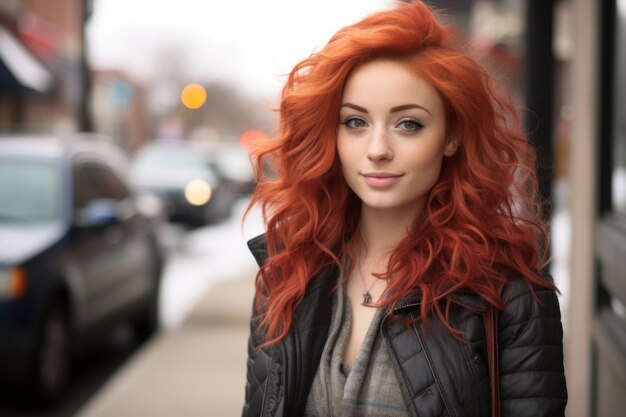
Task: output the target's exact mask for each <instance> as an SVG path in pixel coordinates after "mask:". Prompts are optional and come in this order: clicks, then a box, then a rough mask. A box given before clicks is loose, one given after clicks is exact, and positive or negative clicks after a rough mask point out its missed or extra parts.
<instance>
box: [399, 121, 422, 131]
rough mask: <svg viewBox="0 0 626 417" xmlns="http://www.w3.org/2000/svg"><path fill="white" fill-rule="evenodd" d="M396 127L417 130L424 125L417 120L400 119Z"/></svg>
mask: <svg viewBox="0 0 626 417" xmlns="http://www.w3.org/2000/svg"><path fill="white" fill-rule="evenodd" d="M398 127H399V128H401V129H403V130H408V131H417V130H420V129H421V128H423V127H424V125H423V124H421V123H420V122H418V121H417V120H413V119H404V120H400V123H398Z"/></svg>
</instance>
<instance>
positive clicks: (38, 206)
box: [0, 137, 162, 401]
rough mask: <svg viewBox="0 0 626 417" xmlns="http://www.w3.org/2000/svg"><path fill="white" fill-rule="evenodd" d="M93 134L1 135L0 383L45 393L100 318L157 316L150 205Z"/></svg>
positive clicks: (115, 153) (62, 376)
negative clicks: (67, 136)
mask: <svg viewBox="0 0 626 417" xmlns="http://www.w3.org/2000/svg"><path fill="white" fill-rule="evenodd" d="M127 175H128V160H127V158H126V156H125V155H124V154H123V152H121V151H120V150H119V149H118V148H116V147H115V146H114V145H113V144H111V143H109V142H108V141H106V140H100V139H81V140H55V139H28V138H11V139H9V138H2V137H0V381H3V382H5V383H7V382H8V383H10V384H11V385H12V386H15V385H16V384H17V385H18V386H23V387H28V388H29V390H31V389H32V390H34V393H35V394H37V396H38V397H39V398H40V399H42V400H44V401H50V400H55V399H58V397H59V396H60V395H61V394H62V393H63V390H64V388H65V387H66V384H67V382H68V379H69V376H70V366H71V357H72V353H73V351H74V350H75V349H76V348H77V347H79V346H81V345H84V344H85V342H86V341H88V340H89V339H93V337H94V335H97V334H101V333H100V332H99V330H101V329H102V328H103V327H104V326H108V325H110V324H112V323H117V322H119V321H121V320H126V321H131V323H132V324H133V325H134V327H135V329H136V331H137V332H138V334H139V335H140V336H141V337H146V336H148V335H149V334H151V333H152V332H153V331H154V330H155V329H156V328H157V323H158V317H157V316H158V299H159V295H158V294H159V280H160V274H161V269H162V254H161V250H160V246H159V244H158V240H157V238H156V227H157V226H158V218H155V217H154V213H155V212H156V211H154V210H152V212H151V210H150V207H148V206H146V205H145V201H143V200H142V197H140V196H137V195H136V194H134V192H133V191H132V189H131V188H130V187H129V184H128V178H127Z"/></svg>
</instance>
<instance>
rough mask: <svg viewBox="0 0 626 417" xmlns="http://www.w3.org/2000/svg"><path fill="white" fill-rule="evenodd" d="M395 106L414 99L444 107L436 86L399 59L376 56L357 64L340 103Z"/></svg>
mask: <svg viewBox="0 0 626 417" xmlns="http://www.w3.org/2000/svg"><path fill="white" fill-rule="evenodd" d="M346 102H350V103H353V104H359V105H366V107H367V104H368V103H369V105H370V106H373V105H376V106H377V107H378V106H397V105H401V104H407V103H417V104H420V105H423V106H430V107H432V108H434V110H437V109H443V104H442V102H441V99H440V97H439V94H438V93H437V91H436V90H435V88H434V87H433V86H432V84H430V83H429V82H428V81H426V80H425V79H424V78H422V77H421V76H419V75H418V74H416V73H415V72H413V71H411V69H410V68H409V67H408V66H407V65H406V64H404V63H402V62H400V61H393V60H376V61H372V62H368V63H365V64H363V65H361V66H359V67H356V68H355V69H354V70H353V71H352V73H351V74H350V76H349V77H348V79H347V80H346V85H345V88H344V91H343V100H342V103H346Z"/></svg>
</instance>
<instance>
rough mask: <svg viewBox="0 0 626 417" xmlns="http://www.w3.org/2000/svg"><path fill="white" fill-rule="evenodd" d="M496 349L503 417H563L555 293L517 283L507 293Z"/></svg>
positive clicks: (560, 343) (559, 329)
mask: <svg viewBox="0 0 626 417" xmlns="http://www.w3.org/2000/svg"><path fill="white" fill-rule="evenodd" d="M505 299H506V300H508V301H507V307H506V309H505V310H504V311H503V312H502V313H501V315H500V321H499V330H498V343H499V355H500V356H499V364H500V405H501V411H502V416H503V417H525V416H528V417H531V416H532V417H541V416H550V417H555V416H564V415H565V405H566V404H567V387H566V383H565V374H564V370H563V328H562V325H561V313H560V309H559V302H558V299H557V297H556V294H555V292H554V291H552V290H549V289H545V288H537V289H536V290H535V295H533V293H532V292H531V291H530V289H529V288H528V286H527V285H526V284H525V283H523V282H521V281H517V280H516V281H514V282H513V283H512V284H511V285H510V286H508V289H507V291H506V293H505Z"/></svg>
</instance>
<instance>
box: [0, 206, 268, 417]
mask: <svg viewBox="0 0 626 417" xmlns="http://www.w3.org/2000/svg"><path fill="white" fill-rule="evenodd" d="M246 204H247V200H241V201H240V202H239V203H238V204H237V205H236V206H235V208H234V210H233V213H232V215H231V217H230V218H228V219H226V220H224V221H223V222H221V223H218V224H213V225H209V226H206V227H202V228H197V229H190V228H188V227H186V226H184V225H181V224H167V225H166V227H165V228H164V229H163V231H162V234H161V241H162V244H163V245H164V246H165V248H166V251H167V264H166V267H165V270H164V274H163V277H162V279H163V281H162V290H161V300H160V301H161V302H160V322H161V332H171V331H172V330H174V329H176V328H177V327H178V326H180V325H181V323H182V321H183V320H184V319H185V317H186V315H187V314H188V313H189V312H190V311H191V310H192V309H193V308H194V306H195V305H196V303H197V301H198V300H199V298H200V297H202V296H203V295H204V294H205V293H206V292H207V290H208V289H209V288H210V287H211V286H213V285H215V284H217V283H219V282H222V281H224V280H228V279H231V278H234V277H240V276H241V273H242V271H247V270H250V269H251V268H254V260H253V258H252V256H251V255H250V254H249V252H248V250H247V246H246V244H245V242H246V240H247V239H249V238H251V237H253V236H255V235H257V234H258V233H261V232H262V225H261V221H260V216H259V213H258V211H252V212H251V214H250V216H249V219H248V220H247V221H246V223H245V227H244V228H243V231H242V227H241V217H242V215H243V211H244V210H245V207H246ZM153 338H154V336H153ZM150 342H151V340H148V341H146V342H145V343H143V344H142V343H139V342H138V341H137V340H136V339H135V337H134V334H133V332H132V331H131V329H130V328H129V327H128V326H118V327H117V328H115V329H113V330H112V331H111V332H110V334H107V335H106V337H105V338H104V342H99V343H98V344H97V345H96V346H94V347H93V348H91V349H89V350H88V351H86V352H85V353H84V354H81V355H80V356H79V357H78V358H77V359H76V361H75V363H74V370H73V375H72V383H71V386H70V389H69V392H68V395H67V396H66V398H65V399H64V401H63V402H62V403H61V404H59V405H58V406H56V407H54V408H51V409H42V408H35V407H34V406H32V405H30V404H28V402H26V403H25V402H24V401H21V402H20V401H19V400H15V399H13V398H11V397H10V396H8V395H6V394H5V395H4V396H0V416H6V417H9V416H10V417H69V416H73V415H75V414H76V413H77V412H79V410H80V409H81V408H83V407H84V406H85V404H87V403H88V402H89V400H90V399H91V398H92V397H94V396H95V395H97V394H98V392H99V390H100V389H101V388H102V387H103V386H104V385H105V384H106V382H107V381H108V380H109V379H110V378H111V377H112V376H113V375H114V374H115V373H117V372H119V371H120V370H121V368H122V367H124V366H128V365H129V364H131V363H132V361H133V359H134V358H135V356H136V354H137V353H138V352H139V351H140V350H141V349H142V348H146V347H147V346H148V345H150Z"/></svg>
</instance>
